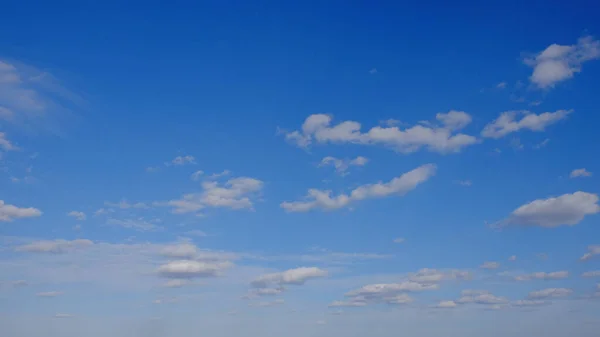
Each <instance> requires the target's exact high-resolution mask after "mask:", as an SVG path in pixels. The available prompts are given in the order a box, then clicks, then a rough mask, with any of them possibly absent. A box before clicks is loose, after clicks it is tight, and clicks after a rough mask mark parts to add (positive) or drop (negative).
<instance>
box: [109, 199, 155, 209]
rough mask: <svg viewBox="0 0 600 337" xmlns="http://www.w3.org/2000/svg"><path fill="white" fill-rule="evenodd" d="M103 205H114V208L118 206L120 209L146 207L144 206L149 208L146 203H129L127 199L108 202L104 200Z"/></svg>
mask: <svg viewBox="0 0 600 337" xmlns="http://www.w3.org/2000/svg"><path fill="white" fill-rule="evenodd" d="M104 205H105V206H108V207H114V208H120V209H146V208H150V206H148V205H147V204H145V203H143V202H135V203H130V202H129V201H127V200H125V199H123V200H121V201H119V202H109V201H105V202H104Z"/></svg>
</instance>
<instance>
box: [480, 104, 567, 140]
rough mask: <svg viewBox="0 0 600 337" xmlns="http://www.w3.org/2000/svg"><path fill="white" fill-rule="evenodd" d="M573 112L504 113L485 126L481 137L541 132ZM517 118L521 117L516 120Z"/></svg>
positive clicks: (524, 111)
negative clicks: (519, 132) (521, 132)
mask: <svg viewBox="0 0 600 337" xmlns="http://www.w3.org/2000/svg"><path fill="white" fill-rule="evenodd" d="M572 112H573V110H557V111H555V112H544V113H541V114H539V115H536V114H534V113H532V112H530V111H526V110H523V111H506V112H503V113H502V114H500V117H498V118H497V119H496V120H494V121H493V122H491V123H489V124H487V125H486V126H485V127H484V128H483V131H481V136H483V137H486V138H502V137H504V136H506V135H508V134H510V133H513V132H518V131H521V130H529V131H535V132H541V131H544V130H546V128H547V127H548V126H550V125H552V124H555V123H557V122H559V121H561V120H563V119H565V118H567V116H568V115H569V114H571V113H572ZM518 117H521V118H520V119H518Z"/></svg>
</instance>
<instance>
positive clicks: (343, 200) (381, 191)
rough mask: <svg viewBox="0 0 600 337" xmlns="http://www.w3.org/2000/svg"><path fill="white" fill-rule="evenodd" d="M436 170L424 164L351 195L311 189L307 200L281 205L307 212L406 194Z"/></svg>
mask: <svg viewBox="0 0 600 337" xmlns="http://www.w3.org/2000/svg"><path fill="white" fill-rule="evenodd" d="M435 171H436V167H435V165H433V164H427V165H423V166H420V167H417V168H416V169H414V170H412V171H409V172H407V173H404V174H403V175H401V176H399V177H396V178H394V179H392V180H390V181H389V182H386V183H382V182H379V183H376V184H367V185H362V186H359V187H357V188H355V189H354V190H352V191H351V192H350V194H349V195H347V194H343V193H342V194H340V195H337V196H332V195H331V193H332V192H331V191H330V190H318V189H309V190H308V194H307V196H306V201H294V202H287V201H285V202H283V203H281V207H282V208H283V209H285V210H286V211H288V212H307V211H310V210H312V209H323V210H333V209H339V208H343V207H346V206H347V205H349V204H350V203H352V202H356V201H360V200H365V199H372V198H382V197H386V196H390V195H404V194H406V193H408V192H410V191H411V190H413V189H414V188H416V187H417V186H418V185H419V184H421V183H423V182H425V181H427V180H428V179H429V178H431V177H432V176H433V175H434V174H435Z"/></svg>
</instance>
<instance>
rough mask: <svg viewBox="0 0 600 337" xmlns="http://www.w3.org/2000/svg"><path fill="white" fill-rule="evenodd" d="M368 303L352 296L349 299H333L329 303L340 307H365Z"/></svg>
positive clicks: (332, 306)
mask: <svg viewBox="0 0 600 337" xmlns="http://www.w3.org/2000/svg"><path fill="white" fill-rule="evenodd" d="M365 305H367V302H365V301H364V300H362V299H360V298H358V299H356V298H352V299H350V300H349V301H333V302H331V303H330V304H329V307H330V308H340V307H364V306H365Z"/></svg>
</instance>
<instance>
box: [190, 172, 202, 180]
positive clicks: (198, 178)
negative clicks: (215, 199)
mask: <svg viewBox="0 0 600 337" xmlns="http://www.w3.org/2000/svg"><path fill="white" fill-rule="evenodd" d="M203 174H204V171H202V170H198V171H196V172H194V173H192V175H191V176H190V177H191V178H192V180H193V181H198V180H200V177H201V176H202V175H203Z"/></svg>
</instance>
